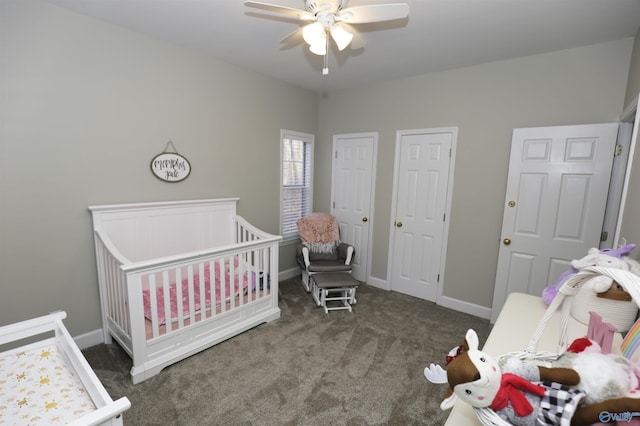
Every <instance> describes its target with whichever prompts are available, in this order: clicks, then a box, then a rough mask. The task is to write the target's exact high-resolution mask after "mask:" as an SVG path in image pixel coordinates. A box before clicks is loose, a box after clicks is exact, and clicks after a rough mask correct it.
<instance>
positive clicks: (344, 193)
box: [331, 133, 378, 282]
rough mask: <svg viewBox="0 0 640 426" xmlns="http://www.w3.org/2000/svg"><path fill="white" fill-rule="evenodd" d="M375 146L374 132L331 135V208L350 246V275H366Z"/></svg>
mask: <svg viewBox="0 0 640 426" xmlns="http://www.w3.org/2000/svg"><path fill="white" fill-rule="evenodd" d="M377 147H378V134H377V133H358V134H343V135H335V136H334V137H333V152H334V158H333V180H332V191H331V198H332V200H333V202H332V206H331V207H332V211H331V213H332V214H333V215H335V216H336V218H337V219H338V222H339V223H340V239H341V240H342V241H343V242H345V243H347V244H351V245H353V247H354V248H355V257H354V259H353V261H352V265H353V272H352V274H353V277H354V278H355V279H357V280H359V281H363V282H366V281H367V278H368V277H369V272H370V271H369V264H370V253H371V248H370V247H369V244H370V240H371V229H372V226H373V224H372V221H373V218H372V215H371V213H372V212H373V188H374V187H375V185H374V180H375V162H376V153H377Z"/></svg>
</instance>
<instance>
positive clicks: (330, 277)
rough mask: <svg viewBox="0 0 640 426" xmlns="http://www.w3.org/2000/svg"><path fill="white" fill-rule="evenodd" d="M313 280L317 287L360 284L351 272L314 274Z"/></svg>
mask: <svg viewBox="0 0 640 426" xmlns="http://www.w3.org/2000/svg"><path fill="white" fill-rule="evenodd" d="M313 281H315V283H316V285H317V286H318V288H340V287H358V285H359V284H360V282H359V281H358V280H356V279H355V278H353V276H352V275H351V274H332V273H325V274H314V275H313Z"/></svg>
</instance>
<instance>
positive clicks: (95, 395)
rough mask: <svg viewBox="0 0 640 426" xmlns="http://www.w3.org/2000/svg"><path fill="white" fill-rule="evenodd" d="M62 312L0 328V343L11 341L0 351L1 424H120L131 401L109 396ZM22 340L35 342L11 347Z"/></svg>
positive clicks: (75, 425)
mask: <svg viewBox="0 0 640 426" xmlns="http://www.w3.org/2000/svg"><path fill="white" fill-rule="evenodd" d="M66 315H67V314H66V313H65V312H62V311H60V312H54V313H52V314H49V315H45V316H42V317H39V318H34V319H30V320H27V321H22V322H19V323H15V324H10V325H5V326H3V327H0V347H5V346H11V348H10V349H8V350H6V351H3V352H0V424H2V425H5V424H6V425H27V424H29V425H51V424H67V425H74V426H89V425H111V426H116V425H122V413H123V412H124V411H125V410H127V409H129V407H131V403H130V402H129V400H128V399H127V398H126V397H124V396H123V397H122V398H120V399H118V400H117V401H114V400H113V399H111V397H110V396H109V394H108V393H107V391H106V390H105V388H104V387H103V386H102V384H101V383H100V380H98V377H97V376H96V375H95V373H94V372H93V370H92V369H91V367H90V366H89V363H88V362H87V360H86V359H85V357H84V356H83V355H82V352H80V349H79V348H78V346H77V345H76V344H75V342H74V341H73V339H72V338H71V335H70V334H69V332H68V331H67V329H66V328H65V326H64V324H63V323H62V320H63V319H64V318H66ZM23 339H30V341H32V342H33V343H27V344H23V345H22V346H18V347H15V346H16V345H20V343H18V342H21V341H23ZM37 339H40V340H37ZM34 340H35V341H34Z"/></svg>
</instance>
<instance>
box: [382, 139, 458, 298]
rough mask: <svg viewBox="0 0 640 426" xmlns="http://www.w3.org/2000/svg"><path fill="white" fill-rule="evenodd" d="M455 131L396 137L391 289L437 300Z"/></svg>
mask: <svg viewBox="0 0 640 426" xmlns="http://www.w3.org/2000/svg"><path fill="white" fill-rule="evenodd" d="M454 137H455V136H454V131H453V130H451V129H444V130H437V129H434V130H431V131H429V130H422V131H405V132H399V133H398V139H397V142H396V143H397V151H396V155H397V157H398V158H397V160H396V184H395V189H394V192H395V198H394V201H395V202H394V212H393V214H394V216H393V220H394V227H393V228H392V235H391V237H392V239H393V243H392V246H391V253H390V260H391V265H390V270H391V280H390V281H391V289H392V290H394V291H398V292H401V293H405V294H409V295H412V296H415V297H420V298H422V299H426V300H431V301H436V298H437V296H438V291H439V282H438V280H439V275H440V273H441V265H442V263H443V262H442V260H443V241H444V233H445V211H446V208H447V195H448V192H447V191H448V181H449V170H450V153H451V148H452V144H453V141H454Z"/></svg>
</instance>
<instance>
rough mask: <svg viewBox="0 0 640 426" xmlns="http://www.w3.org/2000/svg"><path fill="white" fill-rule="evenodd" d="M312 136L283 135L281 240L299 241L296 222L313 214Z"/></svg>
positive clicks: (299, 134)
mask: <svg viewBox="0 0 640 426" xmlns="http://www.w3.org/2000/svg"><path fill="white" fill-rule="evenodd" d="M312 168H313V135H307V134H302V133H292V132H283V133H282V200H281V209H282V218H281V221H282V231H281V233H282V237H283V239H285V240H286V239H293V238H298V227H297V225H296V222H297V221H298V219H300V218H301V217H303V216H305V215H306V214H308V213H311V211H312V182H311V180H312V178H311V176H312Z"/></svg>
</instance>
